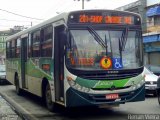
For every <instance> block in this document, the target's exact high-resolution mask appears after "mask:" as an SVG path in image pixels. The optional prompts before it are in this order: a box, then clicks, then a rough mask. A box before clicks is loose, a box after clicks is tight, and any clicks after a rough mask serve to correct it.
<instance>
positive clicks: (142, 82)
mask: <svg viewBox="0 0 160 120" xmlns="http://www.w3.org/2000/svg"><path fill="white" fill-rule="evenodd" d="M133 83H134V82H133ZM144 83H145V81H144V80H141V81H140V82H139V83H138V84H133V86H132V89H133V90H136V89H138V88H140V87H141V86H142V85H143V84H144Z"/></svg>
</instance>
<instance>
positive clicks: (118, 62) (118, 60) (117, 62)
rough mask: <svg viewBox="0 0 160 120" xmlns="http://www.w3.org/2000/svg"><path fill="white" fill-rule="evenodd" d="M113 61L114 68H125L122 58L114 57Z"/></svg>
mask: <svg viewBox="0 0 160 120" xmlns="http://www.w3.org/2000/svg"><path fill="white" fill-rule="evenodd" d="M112 62H113V68H114V69H121V68H123V65H122V59H121V58H113V59H112Z"/></svg>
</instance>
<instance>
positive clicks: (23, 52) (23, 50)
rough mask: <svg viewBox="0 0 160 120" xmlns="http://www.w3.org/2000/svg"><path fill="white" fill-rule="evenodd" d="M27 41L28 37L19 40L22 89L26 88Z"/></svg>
mask: <svg viewBox="0 0 160 120" xmlns="http://www.w3.org/2000/svg"><path fill="white" fill-rule="evenodd" d="M27 40H28V36H27V35H25V37H22V38H21V80H22V88H27V87H28V85H27V81H26V80H27V77H26V70H27V69H26V66H27V65H26V64H27Z"/></svg>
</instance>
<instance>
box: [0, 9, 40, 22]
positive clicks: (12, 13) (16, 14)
mask: <svg viewBox="0 0 160 120" xmlns="http://www.w3.org/2000/svg"><path fill="white" fill-rule="evenodd" d="M0 11H4V12H7V13H10V14H13V15H16V16H20V17H24V18H30V19H35V20H43V19H39V18H34V17H28V16H24V15H20V14H17V13H14V12H10V11H8V10H4V9H0Z"/></svg>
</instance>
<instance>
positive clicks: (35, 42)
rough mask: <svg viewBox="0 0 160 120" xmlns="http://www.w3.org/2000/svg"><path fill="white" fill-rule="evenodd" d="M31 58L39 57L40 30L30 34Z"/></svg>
mask: <svg viewBox="0 0 160 120" xmlns="http://www.w3.org/2000/svg"><path fill="white" fill-rule="evenodd" d="M32 57H40V30H38V31H36V32H34V33H33V34H32Z"/></svg>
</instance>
